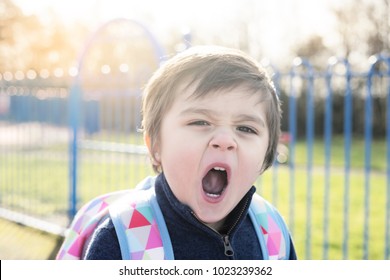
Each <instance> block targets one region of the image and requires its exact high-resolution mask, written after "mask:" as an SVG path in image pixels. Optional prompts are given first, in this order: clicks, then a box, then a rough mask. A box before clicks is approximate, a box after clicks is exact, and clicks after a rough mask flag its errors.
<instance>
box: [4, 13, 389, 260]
mask: <svg viewBox="0 0 390 280" xmlns="http://www.w3.org/2000/svg"><path fill="white" fill-rule="evenodd" d="M123 25H127V26H128V25H130V26H132V28H138V30H141V36H144V37H146V42H145V44H147V45H149V46H151V47H150V49H149V53H148V55H149V56H150V57H152V60H154V61H155V65H154V66H152V67H150V64H149V65H147V66H144V67H138V66H137V67H138V68H137V67H136V66H134V65H133V64H131V61H132V59H133V58H129V60H128V61H121V63H119V64H117V65H110V64H109V62H107V63H106V62H102V65H100V66H101V68H99V71H100V72H99V73H95V74H94V75H90V74H89V73H90V71H91V69H90V68H88V67H89V64H91V61H92V59H90V60H88V59H89V58H88V56H89V55H90V53H92V52H93V48H95V47H96V46H97V45H99V44H101V42H103V43H102V44H107V42H108V43H110V42H111V41H112V40H113V39H112V38H115V40H123V36H122V35H121V36H122V37H121V36H112V33H110V34H111V35H110V38H111V39H110V40H105V39H101V38H100V37H99V36H100V34H102V33H105V32H108V30H109V31H110V32H113V30H114V32H117V31H118V30H122V29H123ZM113 27H115V28H113ZM138 33H139V32H138ZM126 34H127V33H126ZM105 35H107V33H105ZM128 41H129V44H132V42H134V41H132V40H128ZM145 44H144V45H142V46H141V48H143V49H144V47H145ZM103 48H104V46H103ZM162 57H164V51H163V49H162V48H161V47H160V46H159V44H158V42H157V40H156V39H155V37H154V36H152V34H151V33H150V32H149V31H148V30H147V29H146V28H145V27H144V26H143V25H142V24H140V23H138V22H134V21H127V20H119V21H114V22H110V23H109V24H106V25H104V26H102V27H101V28H100V29H99V31H98V32H97V33H96V34H94V35H93V36H92V37H91V39H90V40H89V42H88V44H87V45H86V48H85V49H84V50H83V51H82V53H81V55H80V60H79V61H80V63H79V68H78V76H76V77H67V78H66V79H65V77H46V76H45V75H40V74H39V73H36V75H30V76H29V75H27V74H26V75H24V78H22V79H21V78H18V79H17V78H16V75H14V74H13V73H1V76H0V78H1V79H0V152H1V153H0V162H1V165H0V207H1V209H0V214H1V216H3V217H7V218H11V219H12V216H13V215H14V216H13V217H15V213H16V214H23V217H24V218H23V220H24V221H27V220H26V218H25V217H26V216H29V217H34V218H39V220H40V221H44V222H45V225H46V226H47V225H50V224H51V225H56V226H61V227H65V226H66V225H67V222H68V221H69V220H68V218H67V217H68V215H69V216H70V217H72V216H73V215H74V213H75V211H76V210H77V209H78V208H79V207H80V206H81V205H82V204H83V203H84V202H85V201H87V200H88V199H90V198H91V197H94V196H96V195H97V194H100V193H104V192H107V191H111V190H116V189H122V188H128V187H133V186H134V185H135V183H137V182H138V181H139V180H141V179H142V178H143V177H144V176H146V175H149V174H153V173H152V170H151V168H150V165H149V162H148V158H147V155H146V149H145V148H144V147H143V145H142V135H140V134H139V133H137V126H138V125H139V122H140V114H139V111H140V96H141V90H140V88H141V86H142V83H144V82H145V81H146V79H147V77H148V76H150V75H151V73H152V72H153V71H154V70H155V69H156V68H157V67H158V65H159V63H160V58H162ZM100 66H99V67H100ZM115 67H116V68H115ZM148 67H149V68H148ZM86 68H88V71H87V70H85V69H86ZM115 69H116V70H118V69H119V70H120V71H115ZM142 69H143V70H142ZM145 69H146V70H145ZM147 69H149V70H147ZM140 71H144V73H143V74H142V75H139V72H140ZM270 71H271V72H273V73H274V76H273V80H274V82H275V86H276V88H277V90H278V92H279V93H280V96H281V99H282V101H283V110H284V118H283V124H282V128H283V130H284V132H285V135H288V137H287V139H288V141H287V142H286V143H284V148H286V147H287V148H288V149H287V150H280V152H283V153H286V155H285V157H287V162H286V163H284V162H280V163H279V162H275V165H274V167H273V168H272V169H271V170H270V171H268V172H266V174H264V176H263V177H262V178H261V179H260V180H259V182H258V183H257V185H258V187H259V191H260V192H262V193H263V195H264V196H266V197H267V198H268V199H269V200H271V201H272V202H273V203H274V204H275V205H276V206H277V207H278V208H279V209H280V211H281V212H282V214H283V215H284V216H285V218H286V220H287V222H288V224H289V226H290V229H291V231H292V235H293V237H294V240H295V243H296V247H297V250H298V253H299V254H300V258H302V259H334V258H339V259H349V258H361V259H370V258H375V259H382V258H383V259H390V137H389V135H388V133H389V131H390V98H389V96H390V82H389V80H390V59H389V57H388V56H384V55H378V56H375V57H374V58H373V59H372V60H371V61H370V66H369V67H368V68H367V70H366V71H360V72H357V71H353V67H352V66H351V65H350V64H349V63H348V61H347V60H345V59H343V58H340V59H336V58H333V59H331V60H329V63H328V64H327V66H326V67H324V69H323V70H316V69H315V67H313V66H312V65H311V64H310V61H307V60H305V59H302V58H297V59H295V60H294V62H293V64H292V66H291V68H290V69H289V70H288V71H284V72H283V71H279V69H278V68H276V67H270ZM30 74H31V73H30ZM28 77H30V78H28ZM135 77H138V78H135ZM141 77H142V78H141ZM381 108H382V109H383V110H384V112H385V114H383V112H382V111H381V110H382V109H381ZM382 116H383V117H382ZM383 131H384V132H385V133H383ZM281 144H282V143H281ZM340 145H341V146H340ZM336 153H337V154H336ZM338 153H341V154H342V155H338ZM381 156H383V158H379V159H378V157H381ZM335 211H336V212H335ZM17 217H19V216H17ZM19 221H20V220H19ZM26 223H28V222H26ZM30 224H31V223H30ZM35 225H37V223H35ZM357 225H358V226H357ZM46 228H49V226H47V227H46ZM57 232H58V230H57ZM319 236H320V238H319ZM378 238H379V239H378ZM374 243H375V244H374ZM376 243H378V244H380V245H379V246H378V245H377V244H376ZM382 248H383V249H382Z"/></svg>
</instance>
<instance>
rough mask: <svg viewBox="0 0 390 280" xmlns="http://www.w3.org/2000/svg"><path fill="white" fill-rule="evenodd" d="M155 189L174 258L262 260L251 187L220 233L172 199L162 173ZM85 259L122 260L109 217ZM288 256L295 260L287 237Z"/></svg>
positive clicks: (94, 237) (291, 244)
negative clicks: (250, 212)
mask: <svg viewBox="0 0 390 280" xmlns="http://www.w3.org/2000/svg"><path fill="white" fill-rule="evenodd" d="M155 189H156V198H157V202H158V204H159V206H160V208H161V211H162V213H163V216H164V219H165V222H166V225H167V228H168V232H169V235H170V238H171V241H172V247H173V253H174V256H175V259H177V260H179V259H181V260H196V259H198V260H199V259H218V260H224V259H237V260H253V259H263V256H262V252H261V249H260V243H259V241H258V238H257V236H256V232H255V230H254V227H253V224H252V221H251V219H250V217H249V215H248V207H249V203H247V202H248V201H250V200H251V199H252V196H253V194H254V193H255V191H256V189H255V187H252V188H251V189H250V190H249V192H248V193H247V194H246V195H245V196H244V198H243V199H242V200H241V201H240V203H239V204H238V205H237V206H236V208H235V209H234V210H233V211H232V212H231V213H230V214H229V215H228V217H227V219H226V222H225V225H224V227H223V229H222V230H221V231H220V232H216V231H214V230H213V229H211V228H209V227H208V226H206V225H204V224H203V223H201V222H199V221H198V220H197V219H196V217H195V216H194V214H193V213H192V211H191V209H190V208H189V207H188V206H186V205H184V204H182V203H181V202H179V201H178V200H177V199H176V197H175V196H174V194H173V193H172V191H171V189H170V187H169V185H168V183H167V181H166V179H165V177H164V174H160V175H159V176H158V177H157V179H156V183H155ZM224 236H228V239H229V240H230V245H231V247H230V249H232V250H233V252H234V254H233V255H232V256H227V255H226V254H225V249H226V248H227V246H225V245H226V243H225V242H224ZM228 255H229V254H228ZM85 259H90V260H105V259H113V260H120V259H122V256H121V251H120V247H119V242H118V238H117V235H116V232H115V228H114V225H113V223H112V220H111V218H109V217H108V218H106V220H105V221H103V223H102V224H101V225H100V226H99V227H98V228H97V229H96V231H95V233H94V235H93V236H92V239H91V242H90V244H89V246H88V248H87V250H86V254H85ZM289 259H292V260H295V259H297V256H296V253H295V249H294V246H293V243H292V241H291V238H290V256H289Z"/></svg>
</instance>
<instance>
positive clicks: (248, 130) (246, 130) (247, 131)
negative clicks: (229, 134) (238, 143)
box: [237, 126, 257, 134]
mask: <svg viewBox="0 0 390 280" xmlns="http://www.w3.org/2000/svg"><path fill="white" fill-rule="evenodd" d="M237 130H238V131H241V132H245V133H250V134H257V131H256V130H254V129H253V128H250V127H248V126H239V127H237Z"/></svg>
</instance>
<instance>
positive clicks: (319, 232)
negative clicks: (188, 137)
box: [0, 138, 386, 259]
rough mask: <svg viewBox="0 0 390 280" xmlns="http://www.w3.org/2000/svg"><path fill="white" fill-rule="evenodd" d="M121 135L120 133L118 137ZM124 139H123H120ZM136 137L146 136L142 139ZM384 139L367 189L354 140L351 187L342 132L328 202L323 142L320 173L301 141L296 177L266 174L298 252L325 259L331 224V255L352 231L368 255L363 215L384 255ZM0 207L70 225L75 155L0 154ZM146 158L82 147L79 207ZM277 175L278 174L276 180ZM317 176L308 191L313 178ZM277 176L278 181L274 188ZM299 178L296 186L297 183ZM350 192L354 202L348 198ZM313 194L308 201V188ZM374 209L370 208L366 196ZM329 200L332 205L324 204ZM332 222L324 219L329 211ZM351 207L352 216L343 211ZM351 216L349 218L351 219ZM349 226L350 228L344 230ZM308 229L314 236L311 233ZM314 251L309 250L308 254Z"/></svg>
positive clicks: (131, 182)
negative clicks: (310, 163) (366, 215)
mask: <svg viewBox="0 0 390 280" xmlns="http://www.w3.org/2000/svg"><path fill="white" fill-rule="evenodd" d="M113 139H115V138H113ZM121 140H123V141H124V139H122V138H121ZM137 141H139V139H138V138H137ZM385 151H386V148H385V142H384V141H383V140H377V141H375V143H374V144H373V145H372V162H371V166H372V170H373V172H372V173H371V174H370V178H369V183H370V188H369V190H368V192H366V190H365V184H364V182H365V179H366V178H365V175H364V172H363V167H364V141H363V140H360V139H354V140H353V145H352V149H351V171H350V174H349V182H350V183H349V189H347V190H346V189H345V187H344V185H345V184H344V183H345V180H346V177H345V174H344V146H343V139H342V138H335V139H333V143H332V158H331V165H332V168H331V174H330V178H329V181H330V187H329V189H328V190H327V191H328V192H329V200H328V201H325V194H326V190H325V174H324V167H323V166H324V146H323V142H322V140H316V141H315V143H314V147H313V163H314V166H313V172H312V176H311V177H310V176H309V175H308V173H307V170H306V161H307V151H306V144H305V143H304V142H302V141H299V142H298V143H297V146H296V155H295V160H296V171H295V174H294V178H293V177H292V174H291V173H290V170H289V168H288V166H286V165H282V166H280V167H279V168H278V169H270V170H268V171H266V173H265V174H264V175H263V176H262V177H261V178H260V179H259V181H258V183H257V186H258V192H259V193H261V194H262V195H263V196H264V197H265V198H267V199H268V200H270V201H271V202H273V203H274V204H275V205H276V206H277V208H278V209H279V211H280V212H281V214H282V215H283V216H284V218H285V220H286V222H287V223H288V224H289V225H290V226H291V230H292V234H293V238H294V242H295V246H296V250H297V252H298V256H299V258H301V259H305V258H310V259H322V258H323V252H324V245H323V244H324V240H325V235H324V231H325V229H326V228H327V229H328V242H329V243H328V246H329V251H328V256H327V258H329V259H342V258H343V257H344V256H343V238H344V237H343V236H344V235H345V234H347V235H348V244H347V249H348V255H347V258H348V259H362V257H363V244H364V243H363V236H364V227H365V220H364V213H365V211H368V213H369V220H368V224H367V225H368V228H369V256H368V258H369V259H383V258H384V241H385V236H384V234H385V228H384V227H385V219H386V217H385V209H386V176H385V168H386V161H385ZM0 162H1V163H2V164H1V165H0V194H1V195H0V205H2V206H3V207H9V208H12V209H14V210H17V211H21V212H24V213H33V214H34V215H37V216H41V217H45V218H46V219H48V220H53V221H56V222H58V223H62V224H63V225H65V224H66V219H64V217H65V215H66V213H67V212H66V211H67V205H68V196H69V194H68V189H69V176H68V164H69V162H68V157H67V152H66V147H61V146H56V147H54V148H52V149H45V150H34V149H30V150H23V151H17V150H8V151H4V152H3V151H2V152H1V153H0ZM152 174H153V172H152V170H151V167H150V164H149V161H148V159H147V158H146V157H137V158H135V157H134V156H129V155H124V154H118V153H102V152H98V151H82V152H81V153H80V166H79V190H78V192H79V198H80V199H79V205H82V204H83V203H85V202H86V201H87V200H89V199H90V198H92V197H94V196H96V195H99V194H102V193H106V192H109V191H114V190H118V189H125V188H132V187H134V186H135V185H136V184H137V183H138V182H139V181H140V180H142V179H143V178H144V177H145V176H147V175H152ZM275 178H276V179H275ZM309 179H311V180H312V184H311V188H310V189H309V185H308V182H309V181H308V180H309ZM274 180H277V184H276V186H274V187H273V182H274ZM291 182H293V184H292V183H291ZM345 191H348V197H349V199H348V201H345V199H344V198H345ZM310 193H311V196H309V198H310V199H308V194H310ZM366 198H368V199H369V202H370V203H369V209H365V199H366ZM325 206H326V207H325ZM325 208H326V209H328V210H327V211H328V213H327V214H328V215H329V220H328V221H327V222H325V223H326V226H325V223H324V219H325V218H324V217H325V210H324V209H325ZM345 209H347V210H348V212H347V216H345V215H344V213H345V211H344V210H345ZM346 221H348V224H346ZM345 225H347V229H346V230H345ZM307 233H309V236H310V238H308V235H307ZM306 253H309V255H306Z"/></svg>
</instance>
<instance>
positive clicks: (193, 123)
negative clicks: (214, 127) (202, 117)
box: [189, 121, 209, 126]
mask: <svg viewBox="0 0 390 280" xmlns="http://www.w3.org/2000/svg"><path fill="white" fill-rule="evenodd" d="M189 125H197V126H205V125H209V123H208V122H206V121H193V122H190V123H189Z"/></svg>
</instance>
